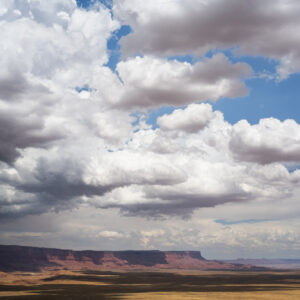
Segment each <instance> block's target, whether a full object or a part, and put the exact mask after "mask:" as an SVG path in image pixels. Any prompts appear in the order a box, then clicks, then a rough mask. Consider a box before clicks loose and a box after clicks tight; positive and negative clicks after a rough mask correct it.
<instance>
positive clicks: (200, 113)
mask: <svg viewBox="0 0 300 300" xmlns="http://www.w3.org/2000/svg"><path fill="white" fill-rule="evenodd" d="M213 117H214V114H213V112H212V108H211V106H210V105H209V104H206V105H199V104H191V105H189V106H188V107H187V108H186V109H184V110H183V109H176V110H174V111H173V112H172V113H171V114H169V115H164V116H162V117H159V118H158V119H157V124H158V125H159V127H160V128H161V129H162V130H166V131H171V130H179V131H180V130H181V131H186V132H190V133H194V132H197V131H199V130H201V129H203V128H204V127H205V126H207V124H208V123H209V122H210V120H211V119H212V118H213Z"/></svg>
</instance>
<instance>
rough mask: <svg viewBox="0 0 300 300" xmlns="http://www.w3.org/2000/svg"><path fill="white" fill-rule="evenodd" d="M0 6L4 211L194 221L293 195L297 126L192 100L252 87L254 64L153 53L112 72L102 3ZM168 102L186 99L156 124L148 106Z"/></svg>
mask: <svg viewBox="0 0 300 300" xmlns="http://www.w3.org/2000/svg"><path fill="white" fill-rule="evenodd" d="M61 3H62V4H65V5H61ZM124 3H125V2H124ZM220 3H221V2H220ZM151 5H152V4H151V3H149V4H147V7H148V8H149V7H151ZM170 5H171V4H170ZM188 5H190V4H188ZM0 12H1V18H2V21H1V22H0V27H1V30H0V35H1V41H2V44H3V47H1V49H0V54H1V55H0V66H1V67H2V70H3V72H2V73H1V76H0V87H2V88H1V89H0V125H1V126H0V127H1V129H0V149H1V150H0V160H1V164H0V191H1V199H0V202H1V207H0V214H1V217H3V219H4V218H6V219H9V218H16V217H24V216H25V215H30V214H41V213H45V212H60V211H69V210H72V209H73V208H77V207H81V206H87V207H93V208H94V207H96V208H102V209H109V208H117V209H119V210H121V211H122V212H123V213H124V214H129V215H133V216H143V217H145V216H146V217H153V218H156V217H162V216H167V215H179V216H183V217H187V216H191V215H192V213H193V212H195V211H196V210H197V209H199V208H202V209H204V208H209V207H217V206H219V205H225V204H228V203H245V202H250V201H262V202H264V201H269V200H270V199H273V200H274V201H275V200H276V199H288V198H289V197H291V195H293V193H294V192H295V186H296V185H297V184H298V183H299V180H300V176H299V171H298V170H295V171H294V172H288V170H287V169H286V167H285V166H284V163H286V162H292V161H295V160H297V161H298V156H297V153H298V152H299V151H298V150H299V149H298V143H299V141H298V135H297V133H298V131H299V128H298V127H299V125H298V124H296V123H295V122H293V121H284V122H280V121H279V120H275V119H274V120H272V121H270V120H262V121H261V123H260V124H258V125H250V124H248V123H246V121H241V122H239V123H237V124H235V125H231V124H229V123H227V122H226V121H224V118H223V114H222V113H221V112H219V111H213V109H212V106H211V105H209V104H204V103H198V104H195V102H201V101H205V100H208V99H210V100H213V101H216V100H218V99H220V98H223V97H239V96H243V95H246V94H247V88H246V86H245V84H244V83H243V81H242V79H243V78H246V77H248V76H250V75H251V72H252V70H251V68H250V67H249V65H247V64H245V63H232V62H231V61H230V60H229V59H228V58H227V57H226V56H225V55H224V54H220V53H219V54H215V55H213V56H212V57H211V58H203V59H202V60H199V61H198V62H196V63H195V64H190V63H187V62H180V61H176V60H168V59H166V58H162V57H155V56H153V55H146V56H143V57H141V56H138V57H134V58H128V59H127V60H125V61H121V62H119V63H118V65H117V68H116V71H117V73H114V72H113V71H111V70H110V69H109V68H108V67H107V66H104V64H106V63H107V60H108V50H107V40H108V39H109V37H110V36H111V34H112V32H114V31H115V30H116V29H117V28H119V26H120V24H119V22H118V21H116V20H114V19H113V17H112V15H111V14H110V11H109V10H108V9H106V8H103V7H102V6H101V5H100V6H97V7H93V8H91V9H90V10H88V11H85V10H81V9H78V8H77V7H76V6H75V4H74V2H73V1H69V2H68V1H64V2H59V1H53V2H51V3H50V2H49V3H48V2H47V3H44V2H39V1H34V2H32V1H23V2H19V1H17V2H14V1H5V2H2V3H1V8H0ZM173 13H181V12H176V11H175V12H174V11H173V10H170V12H169V14H173ZM147 14H148V10H145V16H146V17H147ZM146 19H147V18H146ZM1 51H2V52H1ZM162 105H171V106H174V107H178V106H185V105H187V106H186V107H181V108H180V109H176V110H174V111H173V112H172V113H171V114H169V115H163V116H161V117H159V118H158V120H157V125H159V127H158V128H152V126H150V125H147V124H146V123H145V119H146V118H147V109H149V108H159V107H161V106H162ZM137 109H140V110H142V112H140V114H142V115H143V117H141V118H138V117H134V116H133V115H134V114H132V112H136V110H137ZM253 135H255V137H256V138H257V137H258V138H257V139H255V138H253V137H252V136H253ZM257 162H258V163H260V164H257ZM283 186H284V189H283V188H282V187H283ZM107 230H108V229H107ZM102 231H104V229H101V230H100V229H99V230H98V229H97V233H99V232H102ZM112 231H115V232H119V231H118V230H117V229H114V230H112ZM28 232H30V230H29V231H28Z"/></svg>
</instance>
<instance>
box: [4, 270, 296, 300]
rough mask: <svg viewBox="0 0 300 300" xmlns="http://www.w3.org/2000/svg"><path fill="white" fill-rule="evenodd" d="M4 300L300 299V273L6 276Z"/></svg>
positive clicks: (64, 272)
mask: <svg viewBox="0 0 300 300" xmlns="http://www.w3.org/2000/svg"><path fill="white" fill-rule="evenodd" d="M0 298H1V299H19V300H21V299H22V300H23V299H37V300H42V299H45V300H46V299H49V300H50V299H51V300H52V299H53V300H54V299H74V300H76V299H115V300H117V299H124V300H125V299H145V300H146V299H149V300H150V299H171V300H172V299H174V300H175V299H176V300H177V299H201V300H202V299H225V300H227V299H228V300H229V299H230V300H232V299H237V300H238V299H241V300H243V299H266V300H267V299H272V300H283V299H300V270H290V271H288V270H285V271H282V270H281V271H258V272H253V271H249V272H242V271H233V272H232V271H199V270H155V271H153V270H151V271H145V270H140V271H139V270H134V271H132V270H131V271H128V270H126V271H124V270H122V271H120V270H111V271H88V270H86V271H83V270H81V271H70V270H59V271H42V272H7V273H6V272H2V273H1V274H0Z"/></svg>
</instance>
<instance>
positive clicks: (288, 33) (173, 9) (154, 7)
mask: <svg viewBox="0 0 300 300" xmlns="http://www.w3.org/2000/svg"><path fill="white" fill-rule="evenodd" d="M114 13H115V15H116V16H118V17H119V18H120V19H121V20H123V22H124V23H125V24H129V25H130V26H131V27H132V29H133V33H132V34H130V35H128V36H126V37H125V38H123V39H122V41H121V45H122V50H123V52H124V53H125V54H126V55H131V54H136V53H144V54H152V55H153V54H155V55H179V54H187V53H189V54H190V53H193V54H195V55H203V54H205V53H206V52H207V51H209V50H214V49H230V48H232V47H239V51H240V52H241V53H246V54H250V55H263V56H266V57H271V58H275V59H278V60H279V61H280V62H281V65H280V66H279V68H278V72H279V74H280V76H281V77H282V78H284V77H286V76H288V74H289V73H293V72H298V71H299V70H300V51H299V49H300V47H299V45H300V44H299V36H298V32H299V27H300V21H299V14H300V3H299V1H297V0H291V1H282V0H266V1H260V0H250V1H239V0H211V1H202V0H197V1H195V0H175V1H164V0H156V1H151V2H150V3H147V5H144V4H142V2H139V1H135V0H118V1H115V2H114Z"/></svg>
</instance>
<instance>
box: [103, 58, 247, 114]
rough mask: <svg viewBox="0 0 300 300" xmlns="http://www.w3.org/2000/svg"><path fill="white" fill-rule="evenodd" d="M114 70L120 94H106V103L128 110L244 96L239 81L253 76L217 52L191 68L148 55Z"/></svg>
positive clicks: (242, 86)
mask: <svg viewBox="0 0 300 300" xmlns="http://www.w3.org/2000/svg"><path fill="white" fill-rule="evenodd" d="M116 69H117V72H118V74H119V76H120V78H121V80H122V84H120V85H119V87H116V88H118V89H119V90H120V94H119V97H118V98H115V99H114V98H112V97H111V95H110V94H109V95H107V98H108V101H110V102H112V103H113V104H114V105H115V106H117V107H125V108H131V109H132V108H148V107H159V106H161V105H173V106H181V105H186V104H189V103H192V102H195V101H204V100H213V101H216V100H218V99H220V98H224V97H229V98H235V97H240V96H245V95H247V93H248V90H247V88H246V87H245V85H244V83H243V82H242V81H241V79H242V78H245V77H249V76H250V75H251V73H252V69H251V67H250V66H249V65H247V64H246V63H236V64H232V63H231V62H230V61H229V60H228V59H227V58H226V56H225V55H223V54H220V53H219V54H216V55H214V56H213V57H212V58H210V59H208V58H206V59H204V60H203V61H199V62H197V63H196V64H194V65H191V64H189V63H186V62H179V61H176V60H175V61H168V60H166V59H161V58H155V57H150V56H145V57H135V58H131V59H127V60H126V61H122V62H120V63H118V65H117V68H116ZM183 87H184V88H183ZM108 93H109V91H107V94H108Z"/></svg>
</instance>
